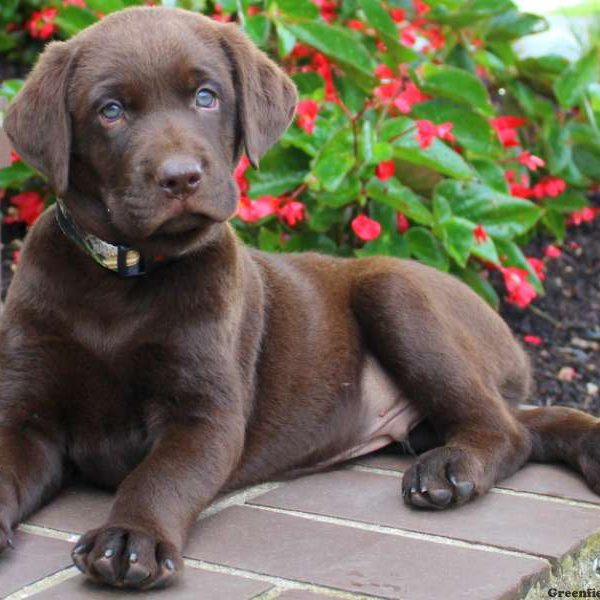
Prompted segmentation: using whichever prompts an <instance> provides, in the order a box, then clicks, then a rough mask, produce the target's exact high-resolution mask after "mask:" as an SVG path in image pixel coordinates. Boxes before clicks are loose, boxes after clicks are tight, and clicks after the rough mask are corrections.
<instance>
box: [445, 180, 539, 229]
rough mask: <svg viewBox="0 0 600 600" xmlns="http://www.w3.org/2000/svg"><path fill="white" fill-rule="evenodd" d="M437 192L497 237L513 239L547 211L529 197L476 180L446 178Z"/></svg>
mask: <svg viewBox="0 0 600 600" xmlns="http://www.w3.org/2000/svg"><path fill="white" fill-rule="evenodd" d="M435 194H436V195H437V194H439V195H441V196H443V197H444V198H446V200H447V201H448V202H449V203H450V206H451V207H452V212H453V213H454V214H455V215H457V216H460V217H464V218H465V219H469V220H470V221H473V223H477V224H481V225H483V226H484V227H485V229H486V231H487V232H488V233H489V235H491V236H493V237H495V238H503V239H509V240H510V239H512V238H514V237H515V236H517V235H521V234H523V233H525V232H526V231H529V230H530V229H531V228H532V227H533V226H534V225H535V224H536V223H537V221H538V220H539V219H540V218H541V216H542V213H543V211H542V210H541V209H540V208H538V207H537V206H536V205H534V204H533V203H532V202H529V201H528V200H522V199H520V198H514V197H513V196H508V195H506V194H501V193H500V192H497V191H496V190H494V189H492V188H490V187H488V186H486V185H483V184H481V183H474V182H461V181H450V180H446V181H442V182H441V183H440V184H438V185H437V187H436V189H435Z"/></svg>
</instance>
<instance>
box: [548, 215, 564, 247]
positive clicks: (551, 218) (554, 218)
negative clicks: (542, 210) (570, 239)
mask: <svg viewBox="0 0 600 600" xmlns="http://www.w3.org/2000/svg"><path fill="white" fill-rule="evenodd" d="M542 223H543V224H544V225H545V226H546V228H547V229H548V230H549V231H550V233H551V234H552V235H553V236H554V237H556V239H557V240H558V241H559V242H560V243H561V244H562V242H564V241H565V234H566V231H567V218H566V217H565V215H563V214H562V213H560V212H558V211H556V210H547V211H546V214H545V215H544V216H543V218H542Z"/></svg>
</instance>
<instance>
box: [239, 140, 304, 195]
mask: <svg viewBox="0 0 600 600" xmlns="http://www.w3.org/2000/svg"><path fill="white" fill-rule="evenodd" d="M308 160H309V159H308V157H307V156H306V155H305V154H304V153H303V152H300V151H298V150H296V149H295V148H283V147H282V146H279V145H278V146H275V147H273V148H272V149H271V150H269V152H267V153H266V154H265V155H264V156H263V158H262V159H261V162H260V170H258V171H255V170H253V169H249V170H248V171H247V172H246V176H247V178H248V182H249V183H250V194H249V195H250V197H251V198H259V197H260V196H279V195H280V194H283V193H285V192H289V191H290V190H292V189H293V188H294V187H296V186H298V185H300V184H301V183H302V182H303V181H304V179H305V177H306V175H307V173H308Z"/></svg>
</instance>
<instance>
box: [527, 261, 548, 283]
mask: <svg viewBox="0 0 600 600" xmlns="http://www.w3.org/2000/svg"><path fill="white" fill-rule="evenodd" d="M527 262H528V263H529V264H530V265H531V267H532V268H533V270H534V271H535V274H536V275H537V276H538V279H539V280H540V281H544V279H546V273H545V272H544V269H545V267H544V263H543V262H542V261H541V260H540V259H539V258H533V257H529V258H528V259H527Z"/></svg>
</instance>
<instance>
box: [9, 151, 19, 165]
mask: <svg viewBox="0 0 600 600" xmlns="http://www.w3.org/2000/svg"><path fill="white" fill-rule="evenodd" d="M20 160H21V157H20V156H19V155H18V154H17V153H16V152H15V151H14V150H11V151H10V159H9V161H10V164H11V165H14V164H15V163H16V162H19V161H20Z"/></svg>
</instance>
